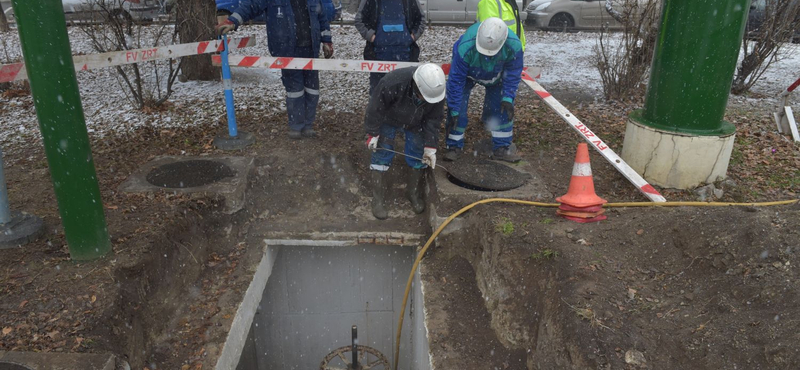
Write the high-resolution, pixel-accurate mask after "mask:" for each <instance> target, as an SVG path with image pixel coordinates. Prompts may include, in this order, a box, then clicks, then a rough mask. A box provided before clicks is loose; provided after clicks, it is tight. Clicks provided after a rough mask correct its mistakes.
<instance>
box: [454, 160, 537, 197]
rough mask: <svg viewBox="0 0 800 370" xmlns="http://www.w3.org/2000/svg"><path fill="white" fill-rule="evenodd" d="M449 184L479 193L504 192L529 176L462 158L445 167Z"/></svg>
mask: <svg viewBox="0 0 800 370" xmlns="http://www.w3.org/2000/svg"><path fill="white" fill-rule="evenodd" d="M447 170H448V171H449V174H448V176H447V178H448V179H449V180H450V182H452V183H454V184H456V185H458V186H461V187H463V188H467V189H471V190H479V191H505V190H511V189H516V188H518V187H520V186H522V185H524V184H525V180H527V179H528V177H530V175H528V174H525V173H522V172H519V171H517V170H515V169H513V168H511V167H508V166H506V165H504V164H501V163H498V162H495V161H490V160H486V159H477V158H469V157H462V158H461V159H459V160H457V161H455V162H451V163H450V164H448V165H447Z"/></svg>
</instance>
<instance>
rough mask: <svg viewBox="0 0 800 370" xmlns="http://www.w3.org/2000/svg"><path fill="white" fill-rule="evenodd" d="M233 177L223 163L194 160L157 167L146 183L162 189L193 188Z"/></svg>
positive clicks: (232, 173)
mask: <svg viewBox="0 0 800 370" xmlns="http://www.w3.org/2000/svg"><path fill="white" fill-rule="evenodd" d="M235 175H236V172H235V171H234V170H232V169H231V168H230V167H228V166H226V165H225V164H224V163H220V162H217V161H211V160H207V159H195V160H189V161H181V162H176V163H170V164H165V165H163V166H158V167H156V168H154V169H153V170H152V171H150V173H148V174H147V182H149V183H151V184H153V185H155V186H159V187H162V188H193V187H196V186H203V185H208V184H212V183H215V182H217V181H220V180H222V179H224V178H226V177H233V176H235Z"/></svg>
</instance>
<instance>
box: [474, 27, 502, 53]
mask: <svg viewBox="0 0 800 370" xmlns="http://www.w3.org/2000/svg"><path fill="white" fill-rule="evenodd" d="M506 38H508V26H506V23H505V22H503V20H502V19H500V18H496V17H492V18H487V19H486V20H485V21H483V23H481V25H480V26H478V39H477V40H476V41H477V42H476V43H475V47H477V48H478V52H479V53H481V54H483V55H488V56H492V55H495V54H497V53H498V52H499V51H500V49H502V48H503V44H505V42H506Z"/></svg>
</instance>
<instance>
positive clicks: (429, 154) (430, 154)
mask: <svg viewBox="0 0 800 370" xmlns="http://www.w3.org/2000/svg"><path fill="white" fill-rule="evenodd" d="M423 153H424V154H422V163H425V164H427V165H428V166H430V167H431V168H436V148H428V147H425V149H424V151H423Z"/></svg>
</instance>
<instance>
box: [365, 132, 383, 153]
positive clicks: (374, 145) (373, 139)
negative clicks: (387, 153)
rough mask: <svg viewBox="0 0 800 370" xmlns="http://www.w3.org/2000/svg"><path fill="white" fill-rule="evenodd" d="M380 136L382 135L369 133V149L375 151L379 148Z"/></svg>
mask: <svg viewBox="0 0 800 370" xmlns="http://www.w3.org/2000/svg"><path fill="white" fill-rule="evenodd" d="M379 137H380V136H372V135H368V137H367V149H369V150H371V151H373V152H374V151H376V150H378V138H379Z"/></svg>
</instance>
